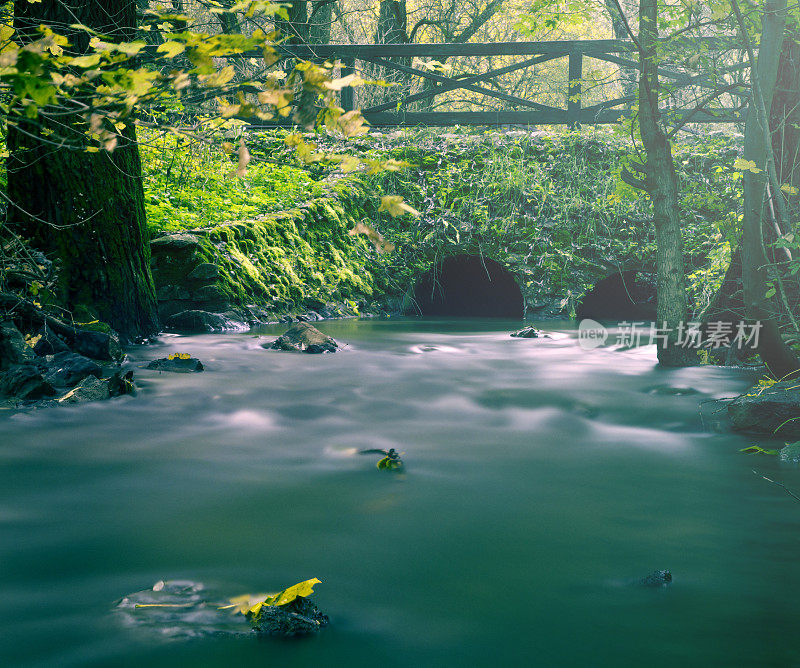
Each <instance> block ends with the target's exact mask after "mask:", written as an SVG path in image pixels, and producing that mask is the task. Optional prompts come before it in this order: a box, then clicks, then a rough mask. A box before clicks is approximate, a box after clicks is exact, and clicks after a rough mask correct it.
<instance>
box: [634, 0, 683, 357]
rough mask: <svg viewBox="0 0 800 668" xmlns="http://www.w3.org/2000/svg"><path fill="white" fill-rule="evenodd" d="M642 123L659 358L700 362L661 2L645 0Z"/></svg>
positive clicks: (642, 11)
mask: <svg viewBox="0 0 800 668" xmlns="http://www.w3.org/2000/svg"><path fill="white" fill-rule="evenodd" d="M639 45H640V53H639V60H640V62H641V66H642V73H641V76H640V78H639V124H640V130H641V136H642V142H643V143H644V146H645V150H646V152H647V168H646V169H647V189H648V192H649V194H650V198H651V199H652V201H653V223H654V225H655V230H656V245H657V250H656V262H657V270H658V309H657V318H658V326H659V327H666V328H667V329H668V330H669V334H668V337H667V342H666V345H665V346H662V345H659V348H658V361H659V363H661V364H663V365H664V366H687V365H689V364H693V363H696V361H697V354H696V351H694V350H691V349H689V348H684V347H681V346H680V345H678V340H677V339H678V331H679V328H680V326H681V324H682V323H685V322H686V317H687V312H688V308H687V299H686V276H685V273H684V264H683V239H682V237H681V219H680V209H679V206H678V179H677V177H676V175H675V165H674V163H673V158H672V146H671V144H670V142H669V139H668V138H667V135H666V133H665V131H664V128H663V127H662V121H661V114H660V112H659V81H658V55H657V51H656V49H657V46H658V8H657V0H641V2H640V3H639Z"/></svg>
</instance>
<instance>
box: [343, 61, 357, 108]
mask: <svg viewBox="0 0 800 668" xmlns="http://www.w3.org/2000/svg"><path fill="white" fill-rule="evenodd" d="M355 66H356V60H355V58H343V59H342V76H343V77H346V76H347V75H349V74H352V73H353V72H355ZM342 109H344V110H345V111H353V109H355V100H354V95H353V88H352V87H351V86H345V87H344V88H342Z"/></svg>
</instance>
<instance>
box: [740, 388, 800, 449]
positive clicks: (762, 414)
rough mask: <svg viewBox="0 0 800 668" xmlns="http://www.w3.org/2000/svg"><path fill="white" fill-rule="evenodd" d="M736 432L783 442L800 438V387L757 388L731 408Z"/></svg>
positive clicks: (743, 396) (741, 397)
mask: <svg viewBox="0 0 800 668" xmlns="http://www.w3.org/2000/svg"><path fill="white" fill-rule="evenodd" d="M728 416H729V417H730V419H731V422H732V423H733V427H734V429H736V430H737V431H743V432H748V433H753V434H765V435H770V436H777V437H780V438H796V437H800V383H798V382H797V381H786V382H783V383H775V384H774V385H771V386H769V387H766V388H762V387H754V388H752V389H751V390H750V391H749V392H748V393H747V394H744V395H742V396H740V397H736V399H734V400H733V401H732V402H731V403H730V404H728Z"/></svg>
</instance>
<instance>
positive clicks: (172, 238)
mask: <svg viewBox="0 0 800 668" xmlns="http://www.w3.org/2000/svg"><path fill="white" fill-rule="evenodd" d="M199 247H200V239H198V238H197V237H196V236H195V235H194V234H189V233H188V232H179V233H177V234H165V235H163V236H160V237H157V238H155V239H153V240H152V241H151V242H150V248H151V249H152V250H153V251H158V252H161V253H169V252H171V251H172V252H174V251H185V250H187V249H194V248H199Z"/></svg>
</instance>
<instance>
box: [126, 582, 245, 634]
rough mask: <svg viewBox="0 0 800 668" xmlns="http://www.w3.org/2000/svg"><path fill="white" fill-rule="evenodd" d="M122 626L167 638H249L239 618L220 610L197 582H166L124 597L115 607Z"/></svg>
mask: <svg viewBox="0 0 800 668" xmlns="http://www.w3.org/2000/svg"><path fill="white" fill-rule="evenodd" d="M115 612H116V614H117V615H119V616H120V618H121V619H122V620H124V623H125V625H126V626H130V627H134V628H139V629H142V630H146V631H149V632H151V633H153V634H155V635H159V636H163V637H167V638H202V637H205V636H228V637H231V638H235V637H242V638H246V637H250V636H252V634H253V632H252V630H251V629H250V627H249V625H248V624H247V622H246V620H245V619H244V617H243V616H242V615H231V614H230V613H229V612H228V611H226V610H220V603H219V602H217V601H215V596H214V593H213V592H208V591H207V590H206V588H205V586H204V585H203V584H202V583H200V582H192V581H189V580H168V581H159V582H156V583H155V584H154V585H153V587H152V588H150V589H145V590H143V591H138V592H134V593H132V594H128V595H127V596H125V597H124V598H122V599H121V600H120V601H118V602H117V604H116V606H115Z"/></svg>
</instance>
